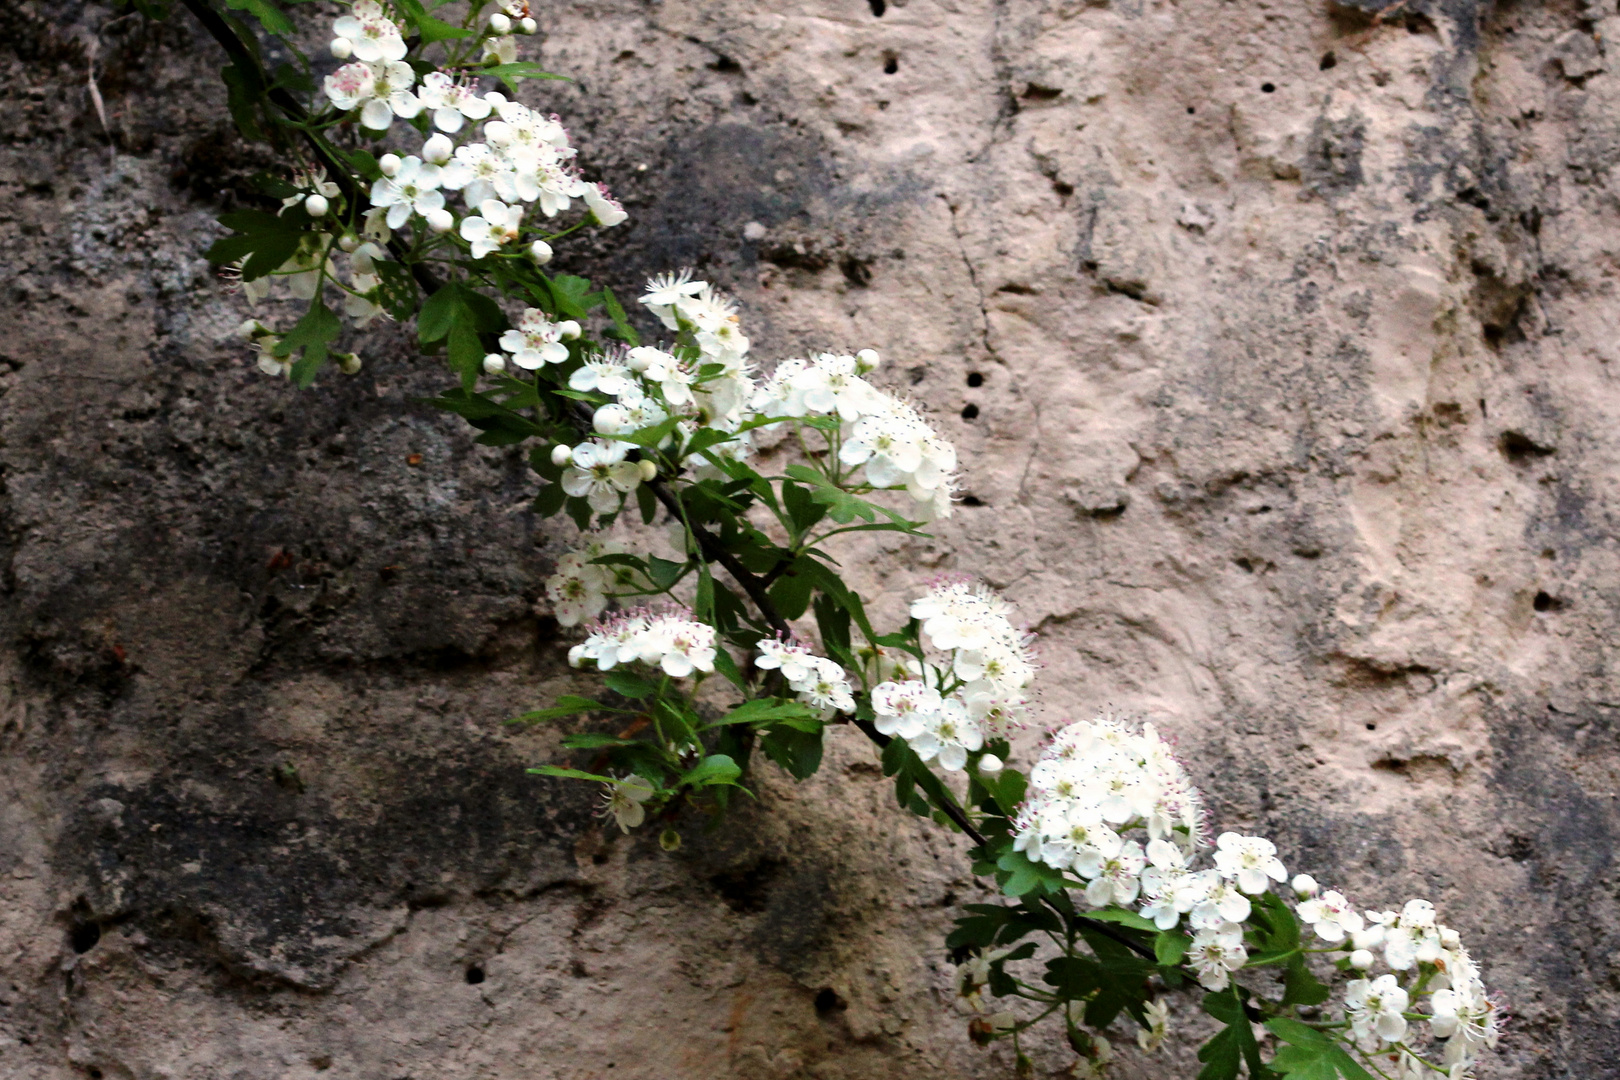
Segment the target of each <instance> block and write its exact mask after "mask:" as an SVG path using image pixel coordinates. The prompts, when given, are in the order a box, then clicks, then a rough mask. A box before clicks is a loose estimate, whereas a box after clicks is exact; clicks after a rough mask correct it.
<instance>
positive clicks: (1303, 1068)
mask: <svg viewBox="0 0 1620 1080" xmlns="http://www.w3.org/2000/svg"><path fill="white" fill-rule="evenodd" d="M1266 1029H1267V1030H1268V1031H1270V1032H1271V1033H1272V1034H1273V1035H1275V1036H1277V1037H1278V1038H1279V1039H1282V1040H1283V1041H1284V1042H1286V1043H1289V1044H1290V1045H1288V1046H1285V1047H1283V1048H1282V1049H1280V1050H1278V1051H1277V1056H1276V1057H1274V1058H1273V1059H1272V1061H1271V1067H1272V1069H1273V1070H1275V1071H1276V1072H1277V1073H1280V1074H1282V1075H1283V1076H1286V1077H1288V1078H1289V1080H1338V1078H1340V1077H1342V1078H1343V1080H1373V1078H1372V1074H1371V1073H1369V1072H1368V1071H1367V1070H1366V1069H1364V1068H1362V1067H1361V1065H1360V1063H1359V1062H1357V1061H1356V1059H1355V1058H1353V1057H1351V1056H1350V1055H1349V1054H1348V1053H1346V1052H1345V1050H1344V1048H1343V1047H1342V1046H1340V1045H1339V1044H1338V1043H1337V1042H1335V1041H1334V1040H1332V1039H1330V1038H1329V1037H1328V1036H1326V1035H1325V1034H1323V1033H1322V1032H1320V1031H1317V1030H1316V1029H1314V1028H1311V1027H1307V1026H1306V1025H1304V1024H1302V1023H1300V1022H1299V1021H1298V1020H1290V1019H1289V1018H1288V1017H1285V1016H1279V1017H1277V1018H1275V1019H1273V1020H1268V1021H1266ZM1435 1075H1436V1076H1438V1075H1440V1074H1438V1073H1436V1074H1435Z"/></svg>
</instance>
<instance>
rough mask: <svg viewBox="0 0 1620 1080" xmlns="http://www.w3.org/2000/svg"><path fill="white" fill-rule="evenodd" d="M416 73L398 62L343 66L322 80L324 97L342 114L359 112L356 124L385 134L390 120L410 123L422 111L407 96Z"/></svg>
mask: <svg viewBox="0 0 1620 1080" xmlns="http://www.w3.org/2000/svg"><path fill="white" fill-rule="evenodd" d="M415 82H416V72H414V71H412V70H411V66H410V65H409V64H407V63H405V62H404V61H402V60H385V61H379V62H377V63H364V62H360V61H357V62H355V63H353V64H345V65H343V66H342V67H340V68H338V69H337V70H336V71H334V72H333V73H332V74H330V75H328V76H327V77H326V81H325V88H326V96H327V98H329V99H330V100H331V102H332V104H334V105H336V106H337V107H338V108H339V109H342V110H343V111H344V112H349V111H352V110H354V109H356V108H358V109H359V110H360V123H361V125H362V126H364V127H368V128H371V129H372V130H374V131H386V130H387V129H388V126H389V125H390V124H392V123H393V122H394V117H396V116H397V117H399V118H400V119H401V120H410V119H412V118H413V117H415V116H416V114H417V113H419V112H421V111H422V103H421V102H420V101H419V100H417V98H416V95H414V94H412V93H411V87H412V85H414V84H415Z"/></svg>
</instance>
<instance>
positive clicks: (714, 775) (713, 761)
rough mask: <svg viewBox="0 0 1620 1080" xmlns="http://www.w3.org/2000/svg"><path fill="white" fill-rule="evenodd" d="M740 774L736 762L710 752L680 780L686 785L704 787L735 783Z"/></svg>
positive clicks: (740, 771)
mask: <svg viewBox="0 0 1620 1080" xmlns="http://www.w3.org/2000/svg"><path fill="white" fill-rule="evenodd" d="M741 775H742V770H741V769H739V768H738V767H737V763H736V762H735V761H733V760H731V758H729V757H727V756H726V755H725V754H710V755H709V756H708V757H706V758H704V759H703V760H702V761H701V762H699V763H698V764H697V765H696V766H695V767H694V768H692V769H691V770H690V771H689V772H687V774H686V775H685V776H682V777H681V779H680V782H681V783H682V784H684V785H686V786H687V787H692V788H704V787H713V786H714V785H716V784H735V783H736V782H737V778H738V777H739V776H741Z"/></svg>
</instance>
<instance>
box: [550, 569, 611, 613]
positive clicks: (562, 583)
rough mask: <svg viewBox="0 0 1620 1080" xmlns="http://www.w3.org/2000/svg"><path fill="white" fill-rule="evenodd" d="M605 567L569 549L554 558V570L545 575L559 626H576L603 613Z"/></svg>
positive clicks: (604, 605)
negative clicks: (561, 555)
mask: <svg viewBox="0 0 1620 1080" xmlns="http://www.w3.org/2000/svg"><path fill="white" fill-rule="evenodd" d="M606 570H607V567H604V566H597V565H595V564H593V563H591V562H589V561H588V560H587V559H586V558H585V556H584V555H582V554H581V553H579V552H576V551H570V552H569V553H568V554H566V555H564V556H563V557H562V558H560V559H558V560H557V572H556V573H555V574H552V575H551V577H549V578H547V579H546V596H547V597H548V598H549V599H550V600H551V605H552V612H553V613H554V614H555V615H556V617H557V622H558V624H559V625H561V626H578V625H579V624H580V623H582V622H584V621H585V620H586V619H594V618H596V617H597V616H598V615H600V614H602V610H603V609H604V608H606V607H607V604H608V574H607V573H606Z"/></svg>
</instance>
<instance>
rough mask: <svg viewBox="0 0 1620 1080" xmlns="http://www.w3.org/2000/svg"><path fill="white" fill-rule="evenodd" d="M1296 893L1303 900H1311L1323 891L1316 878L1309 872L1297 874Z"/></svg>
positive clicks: (1294, 884) (1295, 878)
mask: <svg viewBox="0 0 1620 1080" xmlns="http://www.w3.org/2000/svg"><path fill="white" fill-rule="evenodd" d="M1293 888H1294V895H1295V896H1297V897H1299V898H1300V899H1301V900H1309V899H1310V898H1311V897H1313V896H1315V895H1316V894H1317V893H1318V892H1319V891H1321V886H1319V885H1317V884H1316V879H1315V878H1313V877H1311V875H1309V874H1295V875H1294V880H1293Z"/></svg>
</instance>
